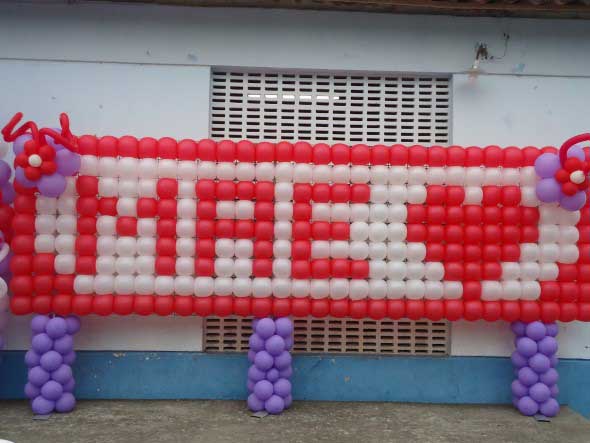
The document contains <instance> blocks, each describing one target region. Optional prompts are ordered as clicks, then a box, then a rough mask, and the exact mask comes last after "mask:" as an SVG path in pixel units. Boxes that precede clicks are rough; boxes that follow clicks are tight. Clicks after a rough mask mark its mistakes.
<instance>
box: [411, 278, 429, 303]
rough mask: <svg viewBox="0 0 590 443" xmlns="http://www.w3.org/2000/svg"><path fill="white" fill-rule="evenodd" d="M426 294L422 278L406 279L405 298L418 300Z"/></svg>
mask: <svg viewBox="0 0 590 443" xmlns="http://www.w3.org/2000/svg"><path fill="white" fill-rule="evenodd" d="M425 294H426V285H424V282H423V281H422V280H408V281H406V298H408V299H410V300H418V299H421V298H424V296H425Z"/></svg>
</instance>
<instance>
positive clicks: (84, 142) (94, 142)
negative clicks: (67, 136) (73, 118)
mask: <svg viewBox="0 0 590 443" xmlns="http://www.w3.org/2000/svg"><path fill="white" fill-rule="evenodd" d="M97 146H98V139H97V138H96V137H95V136H94V135H82V136H80V137H78V152H79V153H80V155H96V154H97Z"/></svg>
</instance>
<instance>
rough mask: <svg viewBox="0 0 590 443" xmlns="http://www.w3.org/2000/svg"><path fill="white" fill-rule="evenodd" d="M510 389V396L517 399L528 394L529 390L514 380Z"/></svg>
mask: <svg viewBox="0 0 590 443" xmlns="http://www.w3.org/2000/svg"><path fill="white" fill-rule="evenodd" d="M510 387H511V390H512V395H514V396H515V397H518V398H520V397H524V396H525V395H527V394H528V393H529V389H528V388H527V387H526V386H525V385H523V384H522V383H521V382H520V381H519V380H514V381H513V382H512V385H510Z"/></svg>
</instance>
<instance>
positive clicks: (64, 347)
mask: <svg viewBox="0 0 590 443" xmlns="http://www.w3.org/2000/svg"><path fill="white" fill-rule="evenodd" d="M53 349H54V350H56V351H57V352H59V353H60V354H61V355H67V354H69V353H70V352H72V350H73V349H74V338H73V337H72V336H71V335H70V334H66V335H64V336H63V337H62V338H58V339H57V340H55V342H53Z"/></svg>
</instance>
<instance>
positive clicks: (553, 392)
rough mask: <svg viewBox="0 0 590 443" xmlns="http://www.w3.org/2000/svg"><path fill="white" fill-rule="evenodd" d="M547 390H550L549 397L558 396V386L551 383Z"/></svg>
mask: <svg viewBox="0 0 590 443" xmlns="http://www.w3.org/2000/svg"><path fill="white" fill-rule="evenodd" d="M549 392H551V397H553V398H557V397H558V396H559V386H557V385H553V386H551V387H550V388H549Z"/></svg>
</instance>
